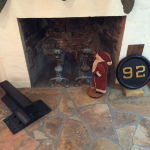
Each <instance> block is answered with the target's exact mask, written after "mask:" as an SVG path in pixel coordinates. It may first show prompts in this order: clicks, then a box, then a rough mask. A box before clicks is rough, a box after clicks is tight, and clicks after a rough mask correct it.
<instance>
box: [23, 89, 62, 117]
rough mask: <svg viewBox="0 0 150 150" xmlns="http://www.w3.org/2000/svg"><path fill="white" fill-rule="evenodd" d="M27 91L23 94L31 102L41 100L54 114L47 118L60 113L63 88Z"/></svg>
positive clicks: (51, 113)
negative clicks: (59, 103)
mask: <svg viewBox="0 0 150 150" xmlns="http://www.w3.org/2000/svg"><path fill="white" fill-rule="evenodd" d="M28 90H29V91H27V90H25V91H23V92H22V93H24V94H25V96H26V97H28V98H29V99H30V100H31V101H33V102H34V101H37V100H39V99H41V100H42V101H43V102H44V103H45V104H47V105H48V106H49V107H50V108H51V109H52V112H50V113H49V114H47V115H46V116H53V115H55V114H56V113H57V111H58V100H59V98H60V94H61V88H32V89H28Z"/></svg>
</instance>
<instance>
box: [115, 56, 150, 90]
mask: <svg viewBox="0 0 150 150" xmlns="http://www.w3.org/2000/svg"><path fill="white" fill-rule="evenodd" d="M116 76H117V79H118V81H119V83H120V84H121V85H122V86H124V87H126V88H129V89H137V88H141V87H143V86H144V85H146V84H147V82H148V81H149V80H150V62H149V60H148V59H147V58H145V57H144V56H141V55H130V56H128V57H126V58H124V59H123V60H121V61H120V63H119V64H118V66H117V70H116Z"/></svg>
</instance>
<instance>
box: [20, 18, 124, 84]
mask: <svg viewBox="0 0 150 150" xmlns="http://www.w3.org/2000/svg"><path fill="white" fill-rule="evenodd" d="M125 20H126V17H86V18H83V17H82V18H51V19H50V18H42V19H18V22H19V24H20V27H21V29H20V30H21V32H22V33H23V38H22V40H24V42H25V48H24V52H25V56H26V62H27V66H28V71H29V76H30V81H31V85H33V84H34V83H35V81H36V80H37V79H38V80H39V75H40V74H41V73H42V70H43V68H44V67H45V66H47V65H49V68H50V66H51V67H52V69H51V71H52V72H54V71H53V70H54V69H53V68H54V65H55V57H54V55H53V50H54V49H56V48H59V49H61V50H63V54H62V57H61V64H62V66H63V65H64V61H65V59H70V60H71V61H75V62H77V63H80V60H83V55H82V50H83V49H84V48H86V44H88V46H89V48H90V49H91V50H92V53H91V56H90V58H89V65H90V67H92V62H93V61H94V56H95V54H96V53H98V52H100V51H106V52H108V53H109V54H110V55H111V57H112V61H113V65H112V66H111V67H109V72H108V76H109V78H108V83H109V84H110V83H114V82H115V70H116V66H117V64H118V61H119V55H120V50H121V44H122V38H123V32H124V27H125Z"/></svg>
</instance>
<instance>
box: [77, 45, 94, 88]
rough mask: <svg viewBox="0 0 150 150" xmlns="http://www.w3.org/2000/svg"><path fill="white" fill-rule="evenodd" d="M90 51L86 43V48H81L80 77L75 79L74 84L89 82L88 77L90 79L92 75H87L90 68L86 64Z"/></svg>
mask: <svg viewBox="0 0 150 150" xmlns="http://www.w3.org/2000/svg"><path fill="white" fill-rule="evenodd" d="M90 53H91V49H90V48H88V44H87V48H85V49H83V54H84V63H83V65H82V67H81V77H78V78H76V79H75V81H76V86H79V85H80V84H90V79H92V77H89V76H87V72H88V71H89V70H90V67H89V66H88V64H87V61H88V58H89V55H90ZM79 81H81V83H79Z"/></svg>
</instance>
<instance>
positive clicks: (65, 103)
mask: <svg viewBox="0 0 150 150" xmlns="http://www.w3.org/2000/svg"><path fill="white" fill-rule="evenodd" d="M73 110H74V105H73V102H72V101H71V98H70V96H69V95H68V94H66V93H64V92H62V94H61V101H60V104H59V111H61V112H62V113H64V114H66V115H68V116H70V115H71V114H72V112H73Z"/></svg>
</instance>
